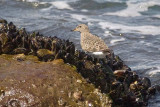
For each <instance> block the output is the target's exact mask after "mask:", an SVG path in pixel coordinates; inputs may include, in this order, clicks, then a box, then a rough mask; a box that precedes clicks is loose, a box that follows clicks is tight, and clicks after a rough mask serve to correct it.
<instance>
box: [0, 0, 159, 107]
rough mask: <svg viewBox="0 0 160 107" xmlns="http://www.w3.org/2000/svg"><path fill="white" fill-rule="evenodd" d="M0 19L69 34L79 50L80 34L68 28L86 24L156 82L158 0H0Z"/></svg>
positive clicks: (156, 98)
mask: <svg viewBox="0 0 160 107" xmlns="http://www.w3.org/2000/svg"><path fill="white" fill-rule="evenodd" d="M0 18H4V19H7V20H8V21H13V22H14V23H15V25H17V26H19V27H25V28H26V29H27V30H28V31H30V32H32V31H35V30H36V31H39V32H41V33H43V34H44V35H46V36H58V37H59V38H62V39H70V41H73V42H74V43H75V44H76V47H77V48H78V49H81V47H80V43H79V41H80V34H79V33H76V32H71V31H70V30H71V29H73V28H75V27H76V26H77V25H78V24H81V23H85V24H87V25H88V26H89V28H90V30H91V32H92V33H93V34H96V35H98V36H100V37H101V38H102V39H104V40H105V42H106V44H107V45H108V46H109V47H110V48H111V49H113V50H114V52H115V54H117V55H119V56H120V57H121V58H122V59H123V60H124V61H125V63H126V64H127V65H129V66H130V67H131V68H132V70H134V71H137V72H138V74H139V75H141V76H146V77H149V78H150V79H151V81H152V84H153V85H154V84H160V78H159V77H160V1H159V0H68V1H67V0H0ZM153 106H154V107H160V95H159V94H158V93H157V94H156V96H154V97H153V98H152V99H151V100H150V103H149V107H153Z"/></svg>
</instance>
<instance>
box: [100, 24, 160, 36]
mask: <svg viewBox="0 0 160 107" xmlns="http://www.w3.org/2000/svg"><path fill="white" fill-rule="evenodd" d="M99 25H100V26H101V28H102V29H106V28H109V29H111V30H116V29H117V30H119V31H120V32H123V33H124V32H125V33H128V32H132V33H141V34H147V35H159V34H160V30H159V28H160V26H149V25H148V26H147V25H146V26H127V25H122V24H117V23H111V22H99Z"/></svg>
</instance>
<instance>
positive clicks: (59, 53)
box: [0, 20, 156, 107]
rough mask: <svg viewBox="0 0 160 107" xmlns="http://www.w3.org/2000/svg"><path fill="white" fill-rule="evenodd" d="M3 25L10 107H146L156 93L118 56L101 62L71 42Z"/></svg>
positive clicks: (4, 90)
mask: <svg viewBox="0 0 160 107" xmlns="http://www.w3.org/2000/svg"><path fill="white" fill-rule="evenodd" d="M0 22H1V28H0V53H1V54H2V55H1V57H2V56H3V58H1V59H0V61H1V60H2V61H1V62H5V61H8V62H7V63H6V64H2V65H1V67H0V69H1V70H0V74H1V75H2V76H1V77H0V80H1V83H0V88H1V98H0V99H1V101H2V104H4V105H6V104H12V103H13V104H17V105H20V104H26V102H27V104H28V105H29V104H30V105H36V106H53V105H61V106H69V105H71V106H84V107H86V106H92V105H94V106H96V107H98V106H100V107H104V106H114V107H116V106H118V107H143V106H146V105H147V101H148V99H149V98H150V96H152V95H153V94H155V92H156V88H155V87H151V82H150V80H149V79H148V78H147V77H144V78H143V77H139V76H138V75H137V74H136V72H134V71H132V70H131V69H130V68H129V67H128V66H127V65H125V64H124V62H123V61H122V60H121V59H120V58H119V57H118V56H116V55H114V54H113V55H112V57H110V56H106V58H104V59H97V58H95V57H94V56H90V55H88V54H86V53H84V52H82V51H79V50H75V46H74V44H73V43H72V42H70V41H69V40H61V39H59V38H57V37H46V36H43V35H41V34H39V33H35V32H33V33H28V32H26V30H25V29H18V28H17V27H16V26H15V25H14V24H13V23H12V22H10V23H7V21H5V20H0ZM4 54H8V55H4ZM17 54H18V56H17ZM4 56H5V58H7V59H8V58H10V56H11V57H14V60H13V59H12V58H11V59H12V60H7V59H4ZM31 56H32V57H31ZM28 58H30V60H28ZM36 58H37V59H38V60H37V59H36ZM15 59H16V60H15ZM34 59H35V60H34ZM41 61H44V62H41ZM63 61H64V63H65V64H64V63H63ZM15 64H18V67H16V68H15V66H17V65H15ZM67 64H68V65H67ZM3 69H5V71H6V73H5V71H4V70H3ZM26 69H27V70H26ZM73 69H74V70H73ZM1 71H2V72H1ZM78 73H79V74H81V76H82V77H83V78H84V79H83V78H82V77H81V76H80V75H79V74H78ZM77 75H79V76H78V77H77ZM5 79H7V80H5ZM83 83H85V84H83ZM43 84H44V85H43ZM55 84H56V86H54V85H55ZM91 84H93V85H91ZM87 87H92V90H90V88H89V89H87ZM82 88H83V89H82ZM59 90H61V91H59ZM12 92H13V93H12ZM85 92H86V93H85ZM87 93H88V94H87ZM89 93H90V94H91V93H92V94H93V95H89ZM95 93H97V94H95ZM102 93H104V94H102ZM8 94H10V95H8ZM12 95H13V96H12ZM16 95H17V96H16ZM63 95H64V97H62V96H63ZM10 96H12V97H10ZM24 96H25V97H24ZM29 97H30V98H29ZM92 98H95V99H92ZM11 99H12V100H11ZM29 99H30V100H29ZM32 101H33V102H32ZM72 101H74V102H73V103H71V102H72ZM10 102H11V103H10ZM79 104H80V105H79ZM30 105H29V106H30ZM55 107H56V106H55Z"/></svg>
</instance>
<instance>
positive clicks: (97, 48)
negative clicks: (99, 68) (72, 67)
mask: <svg viewBox="0 0 160 107" xmlns="http://www.w3.org/2000/svg"><path fill="white" fill-rule="evenodd" d="M72 31H78V32H80V33H81V37H80V39H81V40H80V44H81V48H82V50H84V51H85V52H88V53H91V54H93V55H97V56H99V58H103V57H105V56H106V55H107V54H110V53H111V50H110V49H109V47H108V46H107V45H106V43H105V42H104V40H102V39H101V38H100V37H98V36H96V35H93V34H92V33H90V30H89V27H88V26H87V25H85V24H80V25H78V26H77V27H76V28H75V29H73V30H72Z"/></svg>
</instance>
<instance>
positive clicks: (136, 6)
mask: <svg viewBox="0 0 160 107" xmlns="http://www.w3.org/2000/svg"><path fill="white" fill-rule="evenodd" d="M154 5H160V2H158V1H148V2H147V1H145V2H144V1H142V2H140V3H137V2H135V1H133V2H132V1H128V2H127V6H128V7H127V8H126V9H124V10H121V11H117V12H113V13H111V12H109V13H105V14H104V15H116V16H123V17H135V16H141V14H140V12H143V11H147V10H148V7H150V6H154Z"/></svg>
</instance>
